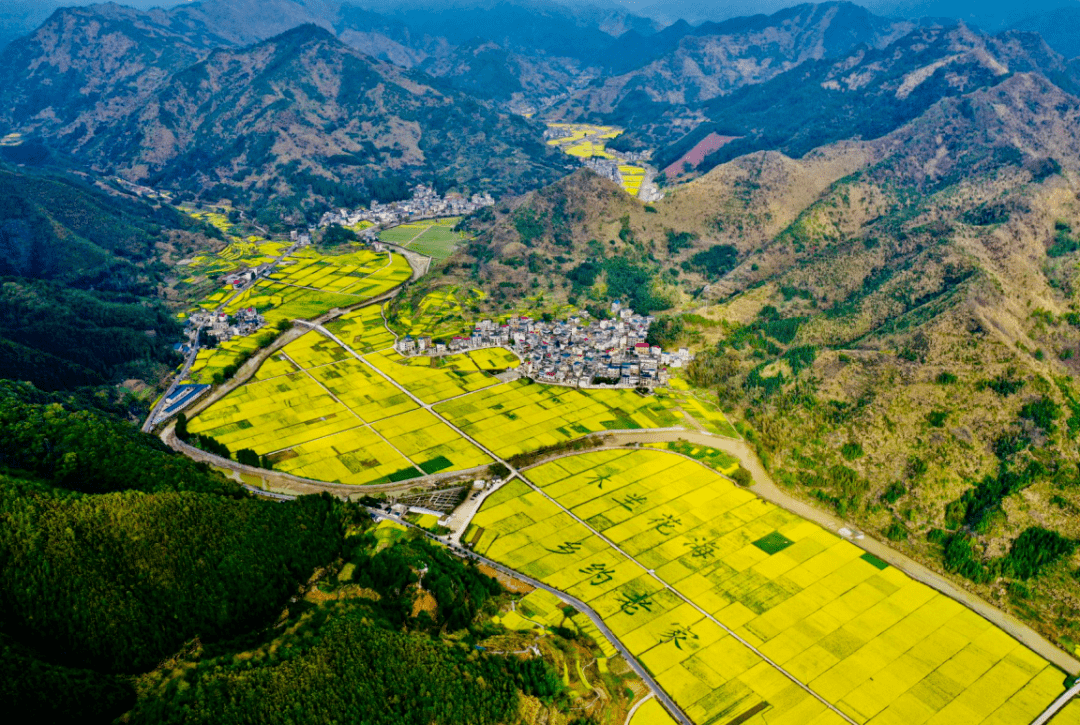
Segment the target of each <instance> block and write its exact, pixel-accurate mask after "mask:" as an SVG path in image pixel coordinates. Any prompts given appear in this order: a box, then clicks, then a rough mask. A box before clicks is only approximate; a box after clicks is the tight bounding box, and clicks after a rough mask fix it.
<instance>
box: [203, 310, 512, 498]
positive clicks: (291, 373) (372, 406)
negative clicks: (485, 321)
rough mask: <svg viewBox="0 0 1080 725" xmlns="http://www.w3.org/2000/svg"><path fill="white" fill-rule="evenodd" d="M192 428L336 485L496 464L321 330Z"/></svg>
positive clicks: (291, 347)
mask: <svg viewBox="0 0 1080 725" xmlns="http://www.w3.org/2000/svg"><path fill="white" fill-rule="evenodd" d="M347 323H348V324H355V323H356V321H355V320H351V321H347ZM478 374H479V373H478ZM188 427H189V429H190V430H191V431H192V432H193V433H199V434H203V435H209V436H212V437H213V438H215V439H216V440H218V441H219V442H220V443H223V444H225V445H226V446H228V447H229V449H230V450H232V451H237V450H241V449H244V448H249V449H251V450H253V451H255V452H256V453H258V454H260V455H266V456H268V457H269V458H270V460H271V461H272V462H273V464H274V468H275V469H276V470H279V471H283V472H286V473H292V474H295V475H297V476H302V477H304V478H311V479H315V480H321V481H329V482H335V483H346V484H373V483H386V482H392V481H401V480H405V479H408V478H415V477H418V476H420V475H423V474H431V473H438V472H442V471H455V470H466V469H470V468H474V467H477V466H482V465H487V464H490V463H492V462H493V461H492V460H491V458H490V457H489V456H487V455H486V454H484V453H483V452H482V451H481V450H479V449H478V448H477V447H476V446H474V445H473V444H471V443H469V442H468V441H466V440H465V439H464V438H462V437H461V436H460V435H458V434H457V433H456V432H455V431H454V430H453V429H452V428H450V427H449V426H447V425H446V424H445V423H443V422H442V421H440V420H439V419H438V418H436V417H435V416H434V415H432V414H431V413H429V412H427V411H425V410H421V409H420V407H419V406H418V405H417V404H416V402H415V401H413V399H412V398H410V397H409V396H408V395H407V394H405V393H404V392H402V391H401V390H400V389H399V388H398V387H396V386H395V385H394V384H392V383H391V382H389V381H387V380H386V379H385V378H384V377H383V376H382V375H380V374H379V373H378V372H376V371H375V370H374V369H372V368H371V367H370V366H369V365H367V364H365V363H364V362H361V361H360V360H357V359H356V358H355V357H354V356H353V355H352V354H351V353H350V352H348V351H347V350H345V349H344V348H342V347H341V346H339V345H338V344H337V343H335V342H333V341H332V340H330V339H329V338H327V337H325V336H323V335H320V334H318V333H316V332H311V333H308V334H306V335H304V336H302V337H300V338H299V339H297V340H295V341H294V342H292V343H290V344H289V345H286V346H285V347H284V348H283V349H282V351H281V352H280V353H278V354H277V355H275V356H273V357H271V358H270V359H269V360H268V361H267V362H266V363H264V364H263V367H262V369H260V371H259V372H258V373H257V374H256V379H255V380H254V381H253V382H251V383H248V384H247V385H244V386H241V387H240V388H238V389H237V390H235V391H233V392H232V393H230V394H229V395H227V396H226V397H224V398H222V399H221V400H220V401H218V402H217V403H215V404H214V405H212V406H210V407H209V408H208V409H207V410H205V411H204V412H202V413H200V414H199V415H198V416H196V417H195V418H194V419H193V420H192V421H191V422H190V424H189V426H188Z"/></svg>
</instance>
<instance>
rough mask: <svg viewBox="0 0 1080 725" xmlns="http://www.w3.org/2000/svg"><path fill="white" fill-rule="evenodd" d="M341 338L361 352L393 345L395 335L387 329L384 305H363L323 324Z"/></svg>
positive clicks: (384, 348) (383, 348) (373, 350)
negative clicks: (383, 311) (384, 318)
mask: <svg viewBox="0 0 1080 725" xmlns="http://www.w3.org/2000/svg"><path fill="white" fill-rule="evenodd" d="M323 327H325V328H326V329H327V330H329V331H330V332H332V333H333V334H334V335H335V336H337V338H338V339H339V340H341V341H342V342H344V343H345V344H346V345H348V346H349V347H351V348H352V349H353V350H356V351H357V352H360V353H365V352H375V351H376V350H386V349H388V348H391V347H393V345H394V335H393V333H392V332H390V331H389V330H387V329H386V324H385V322H384V321H383V316H382V307H379V306H376V305H372V306H370V307H361V308H360V309H359V310H356V311H355V312H350V313H348V314H345V315H342V316H341V317H339V318H337V319H336V320H331V321H330V322H327V323H326V324H325V325H323Z"/></svg>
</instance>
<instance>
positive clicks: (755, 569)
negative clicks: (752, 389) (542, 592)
mask: <svg viewBox="0 0 1080 725" xmlns="http://www.w3.org/2000/svg"><path fill="white" fill-rule="evenodd" d="M526 475H527V477H528V478H529V479H530V480H531V481H532V482H533V483H535V484H536V485H537V486H538V487H540V488H541V489H542V491H543V494H542V493H540V492H538V491H535V490H533V489H531V488H529V487H527V486H526V485H525V484H523V483H520V482H513V483H511V484H508V485H507V486H506V487H504V488H503V489H502V490H500V491H499V492H497V493H496V494H494V495H492V496H491V497H489V499H488V500H487V501H486V502H485V505H484V507H483V508H482V509H481V511H480V513H479V514H477V516H476V518H475V519H474V522H473V525H472V527H471V528H470V530H469V532H468V534H467V537H466V538H467V540H470V541H472V542H474V544H475V547H476V549H477V551H479V552H481V553H483V554H485V555H486V556H489V557H490V558H494V559H497V560H499V561H502V562H504V563H506V564H508V565H510V566H513V567H514V568H516V569H519V570H520V571H522V572H524V573H525V574H527V575H530V576H533V577H535V578H538V579H542V580H544V581H546V582H547V583H549V584H551V585H552V586H555V587H558V588H560V589H562V590H564V591H567V592H569V593H570V594H572V595H574V596H576V597H578V598H579V599H582V600H584V601H586V602H588V603H589V604H590V606H592V607H593V608H594V609H595V610H597V612H599V613H600V614H601V616H603V617H604V618H605V621H606V622H607V624H608V626H610V627H611V629H612V630H613V631H614V632H615V634H616V635H617V636H618V637H619V638H620V639H621V640H622V641H623V643H624V644H625V645H626V646H627V647H628V648H629V649H630V650H631V651H632V652H633V653H634V654H635V655H636V656H637V657H638V658H639V659H640V660H641V662H642V663H643V664H645V665H646V666H647V667H648V668H649V669H650V670H651V671H652V673H653V674H654V676H655V677H656V678H657V681H658V682H659V683H660V684H661V686H663V687H664V688H665V690H667V691H668V692H669V693H670V694H671V696H672V697H673V698H675V700H676V701H677V702H678V703H679V704H680V706H681V707H682V708H683V709H684V711H685V712H687V714H688V715H689V716H690V717H691V718H692V719H693V720H694V721H695V722H698V723H707V722H729V721H732V720H735V721H737V722H742V723H809V722H841V719H840V718H839V717H838V716H837V715H836V714H835V713H833V712H832V711H830V710H828V709H827V708H826V707H825V706H824V705H823V704H822V702H821V700H820V699H818V698H816V697H812V696H810V695H809V694H808V693H807V692H806V690H804V689H803V688H802V687H800V686H799V685H798V684H796V681H798V682H800V683H802V684H805V685H806V686H808V687H809V688H810V689H811V690H813V692H814V693H816V694H817V695H818V696H819V697H820V698H821V699H823V700H824V701H826V702H828V703H830V704H831V705H833V706H834V707H836V708H838V709H839V710H840V711H842V712H843V713H845V714H846V715H847V716H848V717H850V718H851V719H853V720H854V721H856V722H859V723H873V724H874V725H884V724H889V725H900V724H901V723H902V724H904V725H920V724H922V723H929V724H932V725H946V724H948V725H963V724H975V723H979V724H984V725H990V724H991V723H993V724H995V725H1005V724H1006V723H1026V722H1030V721H1031V720H1032V719H1033V718H1034V717H1035V716H1036V715H1037V714H1038V713H1040V712H1041V711H1042V710H1043V709H1045V707H1046V706H1047V705H1049V703H1050V702H1051V701H1052V700H1053V699H1054V698H1055V697H1056V696H1057V695H1059V694H1060V693H1061V691H1062V688H1063V680H1064V674H1063V673H1062V672H1061V671H1060V670H1057V669H1056V668H1055V667H1053V666H1051V665H1050V664H1049V663H1047V662H1046V661H1045V660H1043V659H1042V658H1040V657H1039V656H1038V655H1036V654H1034V653H1033V652H1031V651H1030V650H1028V649H1027V648H1026V647H1024V646H1023V645H1021V644H1020V643H1019V642H1017V641H1016V640H1014V639H1012V638H1011V637H1009V636H1008V635H1007V634H1005V633H1004V632H1003V631H1001V630H1000V629H998V628H996V627H995V626H993V625H992V624H991V623H990V622H988V621H986V620H984V619H982V618H981V617H979V616H978V615H976V614H974V613H973V612H971V611H970V610H968V609H966V608H964V607H963V606H962V605H960V604H958V603H957V602H955V601H953V600H951V599H949V598H948V597H945V596H944V595H941V594H938V593H937V592H935V591H934V590H932V589H930V588H929V587H927V586H925V585H923V584H921V583H919V582H916V581H914V580H912V579H910V578H909V577H908V576H907V575H905V574H904V573H903V572H900V571H899V570H897V569H895V568H892V567H889V566H888V565H886V564H885V563H884V562H882V561H880V560H877V559H875V558H874V557H872V556H869V555H867V554H864V552H862V550H861V549H859V548H857V547H855V546H854V545H852V544H850V543H848V542H846V541H844V540H842V539H840V538H838V537H837V536H835V535H833V534H831V533H829V532H827V531H825V530H823V529H821V528H819V527H818V526H816V525H814V524H812V523H810V522H807V521H805V520H803V519H800V518H798V517H796V516H794V515H792V514H789V513H787V512H786V511H784V510H782V509H780V508H778V507H775V506H772V505H771V504H768V503H766V502H764V501H762V500H760V499H758V498H757V497H755V496H754V495H753V494H751V493H750V492H748V491H746V490H743V489H739V488H737V487H736V486H734V485H733V484H731V483H730V482H728V481H726V480H725V479H722V478H720V477H719V476H717V475H716V474H714V473H712V472H710V471H708V470H706V469H704V468H702V467H701V466H699V465H697V464H695V463H692V462H690V461H686V460H684V459H681V458H679V457H676V456H673V455H671V454H667V453H661V452H656V451H635V452H626V451H607V452H600V453H590V454H583V455H578V456H573V457H569V458H563V459H559V460H558V461H555V462H552V463H549V464H545V465H543V466H540V467H537V468H535V469H531V470H530V471H528V472H527V474H526ZM544 494H546V496H545V495H544ZM549 497H550V498H549ZM552 499H553V500H552ZM556 502H557V504H556ZM564 509H566V510H568V511H570V512H572V514H573V516H571V515H569V514H568V513H566V511H565V510H564ZM574 517H577V519H580V521H581V522H584V523H581V522H579V521H578V520H576V519H575V518H574ZM601 536H602V537H603V538H601ZM609 542H610V543H609ZM649 571H652V572H655V577H654V576H652V575H651V574H650V573H648V572H649ZM720 625H723V627H721V626H720ZM725 627H726V629H727V630H731V631H732V632H734V634H735V635H737V637H733V636H732V635H731V634H729V633H728V632H727V631H726V630H725ZM740 639H741V640H742V641H741V642H740ZM770 661H771V663H770ZM785 673H786V674H785Z"/></svg>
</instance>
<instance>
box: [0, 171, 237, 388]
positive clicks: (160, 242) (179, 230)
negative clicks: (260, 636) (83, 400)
mask: <svg viewBox="0 0 1080 725" xmlns="http://www.w3.org/2000/svg"><path fill="white" fill-rule="evenodd" d="M220 238H221V232H219V231H218V230H216V229H214V228H213V227H211V226H209V225H207V224H205V223H203V222H201V221H199V220H196V219H194V218H192V217H190V216H188V215H186V214H184V213H182V212H180V211H179V210H177V209H175V208H173V207H171V206H169V205H167V204H151V203H147V202H144V201H141V200H137V199H133V198H131V197H128V196H124V195H122V194H117V193H110V192H107V191H104V190H102V189H101V188H97V187H94V186H91V185H90V184H88V183H86V182H84V181H82V180H80V179H77V178H75V177H72V176H62V175H58V174H50V173H46V172H36V171H26V170H22V169H20V170H16V169H14V168H11V167H8V166H5V165H3V164H0V378H4V379H9V380H25V381H29V382H32V383H34V384H35V385H36V386H38V387H39V388H42V389H45V390H74V389H77V388H83V387H90V386H94V387H99V386H105V385H115V384H117V383H121V382H123V381H125V380H132V379H134V380H144V381H147V382H150V383H152V384H153V383H156V382H157V381H158V379H160V378H161V376H162V374H163V373H164V372H165V371H166V370H168V369H169V368H171V367H172V366H174V365H176V364H177V362H178V361H179V358H178V356H177V355H176V353H174V352H173V350H172V346H173V344H174V343H175V342H176V341H177V340H178V339H179V335H180V325H179V324H178V323H177V321H176V319H175V317H174V316H173V315H172V314H170V313H169V311H167V310H166V309H165V307H164V305H163V304H162V302H161V299H160V297H159V288H160V286H161V283H162V282H163V280H164V279H165V277H166V275H167V274H168V273H169V263H170V262H171V261H172V259H171V257H172V256H173V255H179V254H186V253H191V252H193V251H195V250H199V249H206V248H208V247H209V246H210V245H212V244H217V243H218V242H216V241H215V239H220Z"/></svg>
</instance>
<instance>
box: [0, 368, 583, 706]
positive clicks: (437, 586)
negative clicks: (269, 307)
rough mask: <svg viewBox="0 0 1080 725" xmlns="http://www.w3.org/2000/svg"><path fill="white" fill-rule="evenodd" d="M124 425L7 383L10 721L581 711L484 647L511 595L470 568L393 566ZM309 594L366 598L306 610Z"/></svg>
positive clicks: (361, 540) (291, 505) (2, 534)
mask: <svg viewBox="0 0 1080 725" xmlns="http://www.w3.org/2000/svg"><path fill="white" fill-rule="evenodd" d="M94 404H98V405H94ZM113 408H115V406H114V404H113V403H112V401H111V400H110V399H109V398H108V397H107V396H105V395H103V394H99V395H96V396H95V395H90V396H87V395H76V394H71V393H48V392H42V391H39V390H37V389H35V388H33V387H32V386H30V385H28V384H25V383H13V382H10V381H0V612H2V614H0V661H2V662H3V671H2V672H0V680H2V684H0V697H3V698H4V699H5V701H6V702H7V703H9V705H10V706H11V707H13V708H14V710H15V711H33V712H34V713H35V720H36V721H40V722H45V723H67V722H72V721H75V720H78V721H80V722H87V723H108V722H112V721H113V720H114V719H115V718H117V717H118V716H120V715H122V714H123V713H125V712H127V713H129V715H128V716H127V717H128V720H129V721H130V722H155V723H157V722H177V723H179V722H184V723H200V722H206V723H211V722H213V723H231V722H295V721H297V719H299V718H301V717H306V718H310V717H316V718H317V719H318V720H319V721H326V722H333V721H335V720H336V721H340V722H345V721H349V722H358V721H362V722H370V723H373V724H374V723H395V724H396V723H417V725H427V724H428V723H447V725H449V724H450V723H476V724H477V725H481V724H485V723H491V724H494V723H503V722H512V721H514V719H515V717H516V713H517V710H518V706H519V698H520V697H521V695H522V694H525V695H530V696H533V697H536V698H538V699H539V700H540V701H542V702H544V703H547V704H548V705H550V706H552V707H557V708H564V707H565V706H566V703H567V701H568V700H567V695H566V688H565V686H564V684H563V682H562V679H561V678H560V677H559V676H558V675H557V674H556V672H555V671H554V670H553V669H552V668H551V666H550V665H549V664H547V663H546V661H545V660H544V659H543V658H520V657H512V656H511V657H504V656H495V655H488V654H485V653H483V652H482V651H481V650H480V649H478V648H477V647H475V646H474V645H475V644H476V643H477V642H479V641H482V640H484V639H485V638H488V637H491V636H493V635H497V634H499V633H500V632H502V631H503V630H502V628H501V627H498V626H495V625H493V624H492V623H491V622H490V617H491V615H493V614H495V613H496V612H497V611H498V606H499V605H498V602H499V601H500V598H502V597H504V596H505V595H504V592H503V590H502V587H501V586H500V585H499V584H498V582H496V581H495V580H494V579H491V578H490V577H488V576H486V575H484V574H483V573H481V572H480V571H479V570H478V569H477V568H476V566H475V565H474V564H471V563H469V564H466V563H464V562H462V561H460V560H458V559H457V558H455V557H453V556H452V555H450V554H449V553H448V552H447V551H446V550H445V549H444V548H442V547H439V546H437V545H435V544H432V543H429V542H428V541H427V540H425V539H420V538H415V537H414V536H406V537H404V538H401V539H400V540H398V541H396V542H395V543H393V544H390V545H387V543H386V542H385V541H382V540H380V538H378V537H376V536H375V535H374V533H373V532H372V530H371V520H370V517H369V516H368V514H367V512H366V511H365V510H364V509H363V508H361V507H359V506H356V505H352V504H346V503H343V502H341V501H339V500H337V499H333V498H331V497H329V496H325V495H324V496H306V497H301V498H299V499H297V500H295V501H291V502H285V503H279V502H270V501H265V500H259V499H255V498H252V497H250V496H248V495H247V494H246V493H245V492H244V491H243V490H242V489H241V488H240V487H239V486H237V485H236V484H235V483H233V482H231V481H227V480H226V479H224V478H223V477H222V476H220V475H219V474H217V473H216V472H214V471H212V470H211V469H209V468H208V467H207V466H205V465H204V464H199V463H195V462H193V461H191V460H189V459H187V458H185V457H183V456H181V455H179V454H176V453H174V452H173V451H171V450H169V449H167V448H165V447H164V446H163V445H162V444H161V443H160V441H158V440H157V439H156V438H153V437H151V436H148V435H144V434H142V433H140V432H138V431H137V430H135V429H134V428H133V427H132V426H131V425H130V424H129V423H127V422H126V421H124V420H123V419H122V418H121V417H120V416H118V415H116V414H115V412H110V411H111V410H112V409H113ZM345 569H348V571H349V574H348V577H347V578H348V580H349V581H347V582H346V581H345V579H346V577H345V576H342V580H341V581H340V582H339V581H338V574H340V573H341V572H342V571H344V570H345ZM313 575H315V576H316V578H320V581H322V582H323V583H322V584H320V586H327V585H329V586H330V587H331V588H332V589H333V588H335V587H346V588H348V590H349V591H350V592H351V594H350V596H349V597H347V598H345V599H340V598H335V599H334V600H332V601H327V602H323V603H318V600H316V601H314V602H313V601H312V600H310V599H309V598H306V597H305V598H298V597H297V594H300V593H302V592H303V591H304V589H305V587H306V586H308V582H309V581H311V580H312V577H313ZM357 592H359V593H360V595H359V596H357ZM364 592H366V594H364ZM421 592H423V596H425V597H428V600H429V601H430V602H432V603H433V604H432V605H431V606H424V607H421V608H417V607H415V606H414V604H415V602H416V601H417V598H418V597H419V596H421ZM145 673H151V674H149V675H148V674H145Z"/></svg>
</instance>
